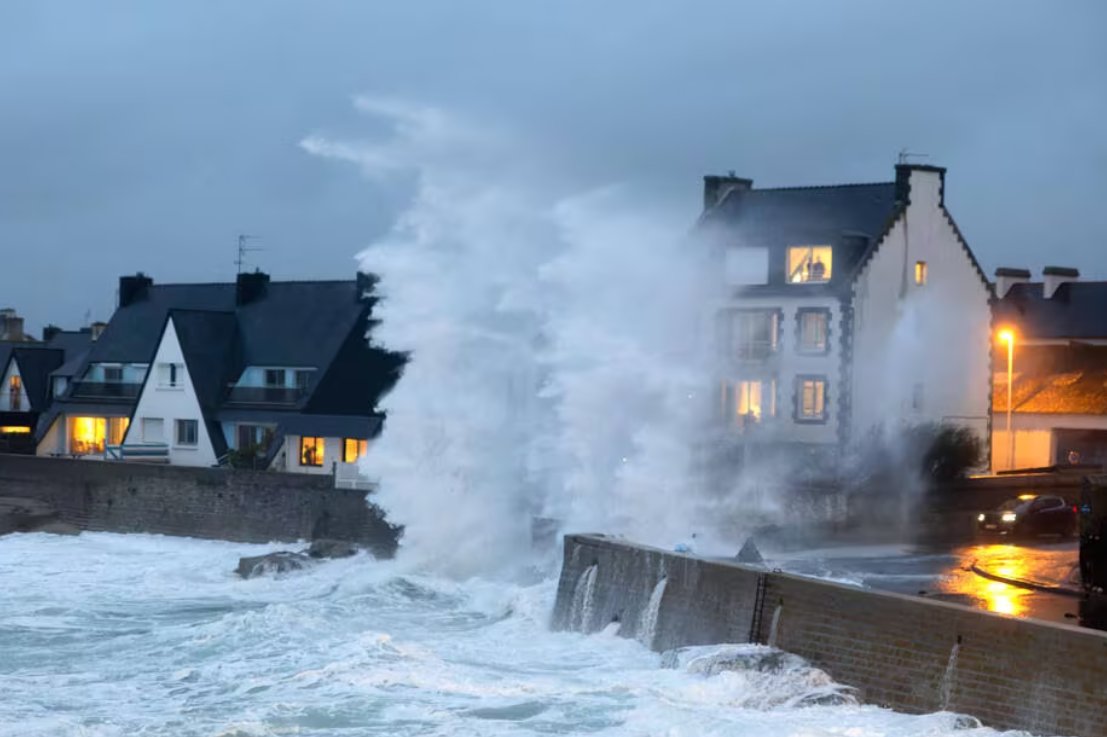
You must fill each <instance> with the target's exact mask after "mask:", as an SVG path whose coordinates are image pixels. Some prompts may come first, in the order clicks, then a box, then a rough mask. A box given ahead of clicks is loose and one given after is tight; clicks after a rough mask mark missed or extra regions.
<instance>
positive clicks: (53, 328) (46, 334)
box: [42, 325, 62, 343]
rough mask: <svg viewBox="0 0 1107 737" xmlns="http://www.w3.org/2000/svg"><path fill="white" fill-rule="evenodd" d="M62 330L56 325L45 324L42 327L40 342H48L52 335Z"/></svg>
mask: <svg viewBox="0 0 1107 737" xmlns="http://www.w3.org/2000/svg"><path fill="white" fill-rule="evenodd" d="M61 331H62V329H61V328H59V327H58V326H57V325H47V326H46V327H44V328H43V329H42V342H43V343H49V342H50V341H51V340H53V339H54V336H55V335H57V334H58V333H60V332H61Z"/></svg>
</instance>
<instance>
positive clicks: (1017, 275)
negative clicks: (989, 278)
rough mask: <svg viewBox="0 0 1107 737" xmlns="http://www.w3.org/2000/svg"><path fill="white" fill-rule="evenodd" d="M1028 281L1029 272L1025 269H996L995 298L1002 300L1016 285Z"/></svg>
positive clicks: (1001, 267)
mask: <svg viewBox="0 0 1107 737" xmlns="http://www.w3.org/2000/svg"><path fill="white" fill-rule="evenodd" d="M1029 281H1030V271H1029V270H1027V269H1012V268H1009V267H1007V266H1000V267H999V268H998V269H996V297H997V298H998V299H1003V298H1004V297H1006V296H1007V293H1008V292H1010V291H1011V287H1013V286H1015V285H1016V284H1026V283H1028V282H1029Z"/></svg>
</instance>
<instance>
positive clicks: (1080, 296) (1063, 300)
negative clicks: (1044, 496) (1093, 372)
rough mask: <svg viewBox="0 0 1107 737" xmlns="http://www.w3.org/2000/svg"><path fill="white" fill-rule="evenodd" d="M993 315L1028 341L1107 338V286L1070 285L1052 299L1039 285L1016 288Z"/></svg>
mask: <svg viewBox="0 0 1107 737" xmlns="http://www.w3.org/2000/svg"><path fill="white" fill-rule="evenodd" d="M993 314H994V315H995V321H996V323H997V324H998V323H1010V324H1013V325H1015V326H1016V327H1017V329H1018V332H1019V335H1021V336H1023V337H1025V338H1031V339H1034V338H1037V339H1050V338H1057V339H1064V338H1068V339H1072V340H1089V339H1094V338H1107V282H1095V281H1076V282H1067V283H1065V284H1062V285H1061V286H1060V287H1058V288H1057V291H1056V292H1055V293H1054V295H1053V296H1052V297H1050V298H1049V299H1046V298H1045V296H1043V292H1042V284H1041V283H1040V282H1032V283H1024V284H1015V285H1014V286H1012V287H1011V289H1010V291H1008V292H1007V294H1006V295H1004V296H1003V298H1002V299H999V300H996V303H995V306H994V308H993Z"/></svg>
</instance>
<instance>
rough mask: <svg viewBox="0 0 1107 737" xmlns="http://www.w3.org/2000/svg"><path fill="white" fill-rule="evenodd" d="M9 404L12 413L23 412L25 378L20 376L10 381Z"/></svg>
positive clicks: (13, 377) (11, 378)
mask: <svg viewBox="0 0 1107 737" xmlns="http://www.w3.org/2000/svg"><path fill="white" fill-rule="evenodd" d="M8 404H9V407H10V409H11V411H12V412H20V411H22V410H23V378H22V377H20V376H12V377H10V378H9V379H8Z"/></svg>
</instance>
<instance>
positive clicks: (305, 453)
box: [300, 437, 323, 466]
mask: <svg viewBox="0 0 1107 737" xmlns="http://www.w3.org/2000/svg"><path fill="white" fill-rule="evenodd" d="M300 465H301V466H322V465H323V438H309V437H302V438H300Z"/></svg>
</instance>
